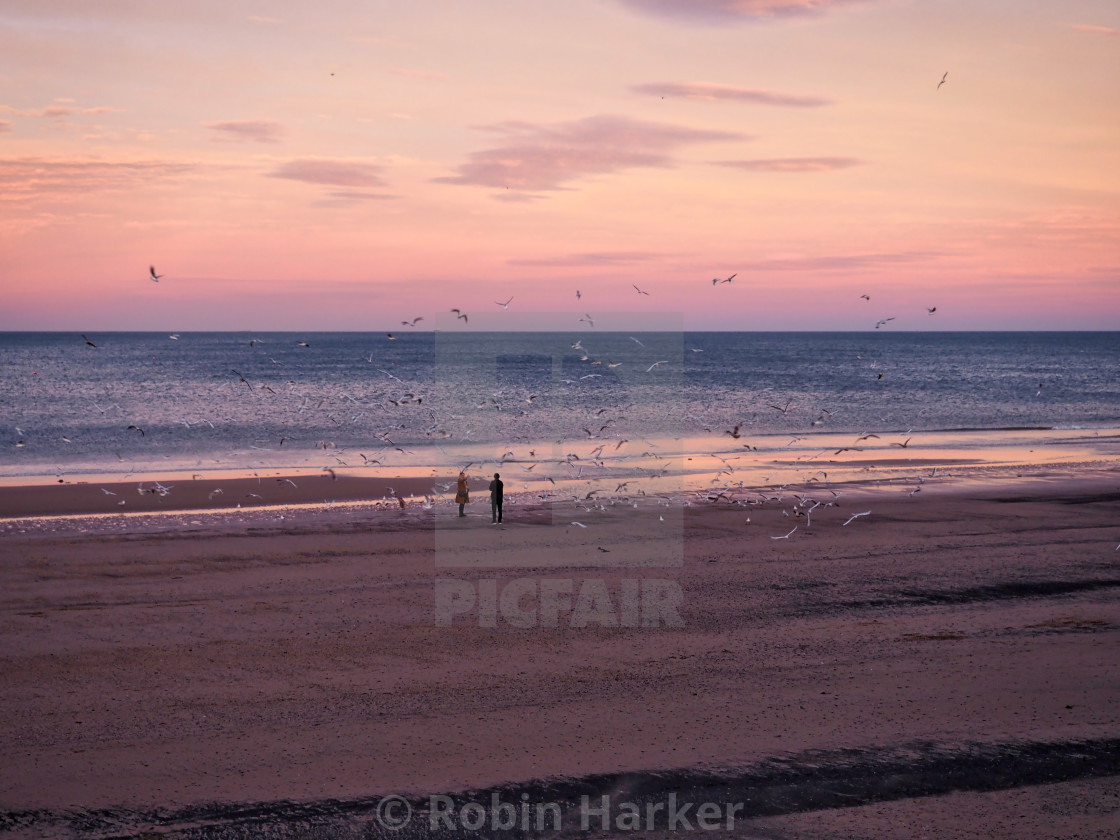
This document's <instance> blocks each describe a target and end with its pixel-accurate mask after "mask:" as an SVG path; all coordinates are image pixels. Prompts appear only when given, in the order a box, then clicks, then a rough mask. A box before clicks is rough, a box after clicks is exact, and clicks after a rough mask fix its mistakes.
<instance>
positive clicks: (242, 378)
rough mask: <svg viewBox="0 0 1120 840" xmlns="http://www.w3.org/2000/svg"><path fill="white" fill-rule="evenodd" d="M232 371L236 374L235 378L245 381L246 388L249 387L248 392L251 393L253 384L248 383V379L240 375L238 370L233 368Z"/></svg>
mask: <svg viewBox="0 0 1120 840" xmlns="http://www.w3.org/2000/svg"><path fill="white" fill-rule="evenodd" d="M230 370H233V368H230ZM233 372H234V373H236V374H237V378H238V379H240V380H241V381H242V382H244V383H245V387H247V388H248V389H249V392H250V393H252V391H253V386H252V385H250V384H249V380H248V379H246V378H245V377H244V376H242V375H241V374H240V372H238V371H236V370H233Z"/></svg>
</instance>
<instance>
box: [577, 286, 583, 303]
mask: <svg viewBox="0 0 1120 840" xmlns="http://www.w3.org/2000/svg"><path fill="white" fill-rule="evenodd" d="M582 297H583V295H581V294H580V293H579V289H576V300H579V299H580V298H582Z"/></svg>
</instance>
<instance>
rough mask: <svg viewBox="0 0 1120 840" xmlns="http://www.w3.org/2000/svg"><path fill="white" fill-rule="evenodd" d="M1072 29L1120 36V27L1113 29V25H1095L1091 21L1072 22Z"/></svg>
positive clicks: (1111, 36) (1114, 36) (1091, 33)
mask: <svg viewBox="0 0 1120 840" xmlns="http://www.w3.org/2000/svg"><path fill="white" fill-rule="evenodd" d="M1069 26H1070V29H1076V30H1077V31H1078V32H1085V33H1087V34H1089V35H1105V36H1106V37H1109V38H1120V29H1113V28H1112V27H1111V26H1094V25H1093V24H1090V23H1071V24H1070V25H1069Z"/></svg>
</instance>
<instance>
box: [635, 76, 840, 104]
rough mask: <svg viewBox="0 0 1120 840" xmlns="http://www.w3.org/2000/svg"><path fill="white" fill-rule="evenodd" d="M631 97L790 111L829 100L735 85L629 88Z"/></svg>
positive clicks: (666, 84) (662, 84)
mask: <svg viewBox="0 0 1120 840" xmlns="http://www.w3.org/2000/svg"><path fill="white" fill-rule="evenodd" d="M630 89H631V90H632V91H634V92H635V93H642V94H647V95H649V96H661V97H665V96H672V97H677V98H680V99H700V100H703V101H706V102H715V101H726V102H752V103H755V104H759V105H780V106H785V107H790V108H817V107H820V106H821V105H831V104H832V100H830V99H823V98H821V97H819V96H794V95H792V94H787V93H771V92H769V91H764V90H751V89H750V88H744V87H737V86H735V85H722V84H716V83H713V82H651V83H648V84H642V85H633V86H632V87H631V88H630Z"/></svg>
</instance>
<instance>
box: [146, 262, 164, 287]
mask: <svg viewBox="0 0 1120 840" xmlns="http://www.w3.org/2000/svg"><path fill="white" fill-rule="evenodd" d="M148 276H149V277H150V278H151V279H152V282H153V283H158V282H159V278H161V277H163V275H162V274H156V267H155V266H154V265H150V266H148Z"/></svg>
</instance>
